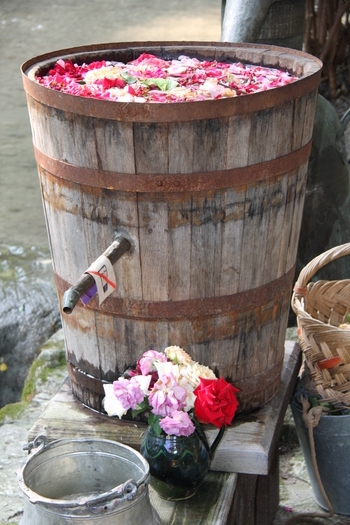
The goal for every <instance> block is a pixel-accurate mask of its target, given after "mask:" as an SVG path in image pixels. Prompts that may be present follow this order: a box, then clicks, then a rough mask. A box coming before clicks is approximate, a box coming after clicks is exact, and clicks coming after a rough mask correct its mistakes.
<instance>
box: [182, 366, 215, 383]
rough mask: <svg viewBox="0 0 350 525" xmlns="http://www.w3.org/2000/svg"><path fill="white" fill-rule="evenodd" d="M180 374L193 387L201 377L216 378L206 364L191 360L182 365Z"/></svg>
mask: <svg viewBox="0 0 350 525" xmlns="http://www.w3.org/2000/svg"><path fill="white" fill-rule="evenodd" d="M181 374H182V375H183V376H184V377H185V378H186V379H187V381H188V382H189V383H190V384H191V385H192V386H193V387H194V388H197V386H198V385H199V383H200V381H199V378H200V377H202V378H203V379H217V378H216V375H215V374H214V372H213V371H212V370H211V368H209V367H208V366H204V365H200V364H199V363H196V362H195V361H193V362H192V363H190V364H189V365H187V366H186V367H183V370H181Z"/></svg>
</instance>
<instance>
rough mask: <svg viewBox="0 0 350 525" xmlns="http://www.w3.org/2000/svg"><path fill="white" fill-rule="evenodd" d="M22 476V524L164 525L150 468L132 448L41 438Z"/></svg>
mask: <svg viewBox="0 0 350 525" xmlns="http://www.w3.org/2000/svg"><path fill="white" fill-rule="evenodd" d="M30 448H33V451H32V452H31V454H30V455H29V457H28V459H27V460H26V461H25V462H24V464H23V466H22V468H21V470H20V472H19V485H20V487H21V489H22V491H23V493H24V496H25V498H24V515H23V519H22V521H21V525H39V524H40V525H68V524H69V525H71V524H75V523H79V525H85V524H93V523H96V524H97V523H98V524H99V525H128V524H130V525H137V524H140V523H150V524H154V525H161V520H160V518H159V516H158V514H157V512H156V511H155V510H154V509H153V507H152V506H151V503H150V501H149V493H148V482H149V466H148V463H147V461H146V460H145V459H144V458H143V457H142V456H141V454H139V453H138V452H136V451H135V450H133V449H132V448H130V447H128V446H126V445H122V444H120V443H116V442H113V441H108V440H103V439H74V440H70V439H64V440H58V441H54V442H52V443H50V444H48V445H47V444H46V438H45V437H44V436H39V437H38V438H36V440H35V441H34V443H33V444H31V447H30Z"/></svg>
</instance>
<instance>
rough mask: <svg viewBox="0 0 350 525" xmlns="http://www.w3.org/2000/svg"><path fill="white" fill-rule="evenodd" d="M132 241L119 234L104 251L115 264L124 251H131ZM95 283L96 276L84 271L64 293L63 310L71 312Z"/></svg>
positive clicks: (67, 312)
mask: <svg viewBox="0 0 350 525" xmlns="http://www.w3.org/2000/svg"><path fill="white" fill-rule="evenodd" d="M130 248H131V243H130V241H128V239H126V238H125V237H121V236H118V237H117V238H116V239H115V240H114V242H113V243H112V244H111V245H110V246H109V247H108V248H107V250H106V251H105V252H104V253H103V255H104V256H105V257H107V259H109V260H110V262H111V264H112V265H113V264H115V263H116V262H117V260H118V259H120V257H121V256H122V255H124V253H126V252H127V251H129V250H130ZM94 283H95V280H94V278H93V277H92V275H90V274H89V273H83V274H82V275H81V276H80V277H79V279H78V280H77V282H76V283H75V284H74V285H73V286H71V287H70V288H69V289H68V290H67V291H66V292H65V293H64V295H63V308H62V309H63V312H64V313H65V314H71V313H72V312H73V310H74V308H75V306H76V305H77V303H78V302H79V299H80V298H81V296H82V295H84V293H86V292H88V291H89V290H90V288H92V287H93V285H94Z"/></svg>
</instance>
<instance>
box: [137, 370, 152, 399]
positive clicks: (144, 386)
mask: <svg viewBox="0 0 350 525" xmlns="http://www.w3.org/2000/svg"><path fill="white" fill-rule="evenodd" d="M151 379H152V376H150V375H149V376H141V375H140V376H134V380H135V381H137V382H138V384H139V385H140V388H141V390H142V393H143V394H145V396H147V395H148V394H149V385H150V382H151Z"/></svg>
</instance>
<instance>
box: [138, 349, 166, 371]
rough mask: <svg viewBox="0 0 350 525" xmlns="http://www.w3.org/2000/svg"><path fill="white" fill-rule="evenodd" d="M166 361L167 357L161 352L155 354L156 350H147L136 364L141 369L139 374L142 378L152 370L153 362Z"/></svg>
mask: <svg viewBox="0 0 350 525" xmlns="http://www.w3.org/2000/svg"><path fill="white" fill-rule="evenodd" d="M167 360H168V359H167V357H166V356H165V355H164V354H163V353H162V352H157V351H156V350H148V351H147V352H145V353H144V354H143V356H142V357H141V359H140V360H139V363H138V364H139V366H140V369H141V374H142V375H143V376H146V375H148V374H150V373H151V372H152V370H153V363H154V361H160V362H162V363H166V362H167Z"/></svg>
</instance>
